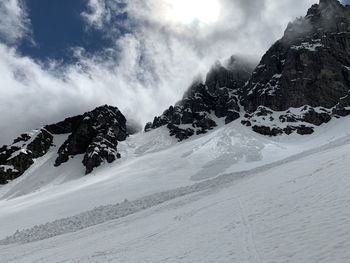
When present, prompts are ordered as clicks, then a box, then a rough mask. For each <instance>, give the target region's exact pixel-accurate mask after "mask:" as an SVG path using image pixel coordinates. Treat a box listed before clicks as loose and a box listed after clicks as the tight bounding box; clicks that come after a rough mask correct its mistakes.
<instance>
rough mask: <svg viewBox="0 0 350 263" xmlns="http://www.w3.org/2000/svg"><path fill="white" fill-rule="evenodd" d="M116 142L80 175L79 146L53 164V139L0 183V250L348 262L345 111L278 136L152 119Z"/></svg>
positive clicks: (62, 258) (95, 258)
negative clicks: (156, 124) (198, 132)
mask: <svg viewBox="0 0 350 263" xmlns="http://www.w3.org/2000/svg"><path fill="white" fill-rule="evenodd" d="M55 140H56V142H60V141H61V140H64V137H63V136H57V137H56V138H55ZM119 147H120V150H121V153H122V156H123V158H122V159H120V160H119V161H117V162H115V163H113V164H110V165H105V166H103V167H101V168H98V169H96V171H95V172H94V173H93V174H92V175H89V176H83V166H82V164H81V158H79V157H78V158H77V157H76V158H75V159H73V160H71V161H70V162H68V163H67V164H64V165H63V166H62V167H59V168H52V165H53V162H54V160H55V157H56V153H55V149H52V151H51V152H50V153H49V154H48V155H47V156H45V157H43V158H40V159H38V160H36V162H35V165H33V167H31V168H30V170H28V171H27V172H26V173H25V174H24V175H23V176H22V177H20V178H19V179H18V180H15V181H13V182H11V183H10V184H8V185H6V186H3V187H1V188H0V262H127V263H129V262H130V263H133V262H135V263H136V262H152V263H156V262H191V263H193V262H211V263H212V262H219V263H221V262H266V263H270V262H336V263H338V262H344V263H345V262H349V258H350V193H349V189H350V177H349V171H350V169H349V167H350V166H349V164H350V118H343V119H339V120H333V121H332V122H331V123H329V124H326V125H324V126H322V127H321V128H317V129H316V132H315V134H313V135H311V136H299V135H291V136H281V137H276V138H269V137H264V136H261V135H258V134H256V133H254V132H252V131H251V130H250V129H249V128H246V127H243V126H241V125H240V124H236V123H232V124H230V125H226V126H222V127H220V128H218V129H216V130H214V131H212V132H210V133H208V134H206V135H202V136H196V137H194V138H192V139H190V140H188V141H185V142H181V143H177V142H176V140H175V139H174V138H171V137H169V136H168V132H167V130H166V129H164V128H160V129H157V130H154V131H152V132H150V133H140V134H136V135H134V136H131V137H130V138H128V139H127V141H125V142H123V143H122V144H121V145H120V146H119Z"/></svg>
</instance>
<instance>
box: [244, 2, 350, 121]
mask: <svg viewBox="0 0 350 263" xmlns="http://www.w3.org/2000/svg"><path fill="white" fill-rule="evenodd" d="M349 88H350V7H349V6H343V5H342V4H340V3H339V2H338V1H337V0H321V1H320V4H318V5H317V4H315V5H313V6H312V7H311V8H310V9H309V11H308V12H307V15H306V16H305V17H303V18H299V19H297V20H296V21H294V22H293V23H290V24H289V25H288V27H287V29H286V31H285V34H284V36H283V38H282V39H280V40H279V41H277V42H276V43H275V44H274V45H273V46H272V47H271V48H270V49H269V50H268V51H267V53H266V54H265V55H264V56H263V58H262V60H261V62H260V64H259V65H258V67H257V68H256V70H255V71H254V72H253V75H252V77H251V79H250V80H249V82H248V84H247V85H246V87H245V88H244V94H243V96H242V100H241V101H242V105H243V106H244V108H245V110H246V111H247V112H248V113H250V114H251V115H252V116H253V115H256V114H257V113H258V111H259V107H261V106H264V107H265V108H268V109H270V110H272V111H274V112H283V111H287V110H289V109H290V108H303V107H307V111H304V112H303V114H301V115H297V116H292V115H289V116H288V118H285V117H286V116H281V117H280V118H281V120H283V121H287V120H288V119H289V121H291V122H297V121H300V122H304V123H305V124H306V125H308V126H309V128H312V127H314V126H319V125H321V124H323V123H326V122H328V121H330V120H331V118H332V117H333V116H337V115H341V116H344V115H348V114H349V106H350V104H349V102H350V101H349V99H348V98H349ZM252 113H254V114H252ZM309 124H310V125H309Z"/></svg>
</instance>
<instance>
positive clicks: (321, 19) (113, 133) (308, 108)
mask: <svg viewBox="0 0 350 263" xmlns="http://www.w3.org/2000/svg"><path fill="white" fill-rule="evenodd" d="M349 91H350V6H344V5H342V4H340V3H339V2H338V1H337V0H320V3H319V4H315V5H313V6H312V7H311V8H310V9H309V10H308V12H307V14H306V16H305V17H302V18H298V19H296V20H295V21H294V22H293V23H290V24H289V25H288V27H287V29H286V31H285V33H284V36H283V37H282V38H281V39H280V40H278V41H277V42H276V43H275V44H273V45H272V47H271V48H270V49H269V50H268V51H267V52H266V54H265V55H264V56H263V57H262V59H261V61H260V63H259V64H258V65H257V66H256V67H255V65H253V64H252V63H251V62H249V61H247V60H245V59H244V58H242V57H238V56H232V57H231V58H230V59H229V60H228V61H227V62H226V63H225V64H221V63H219V62H217V63H216V64H215V65H214V66H213V67H212V68H211V70H210V71H209V73H208V74H207V76H206V79H205V81H196V82H194V83H193V84H192V85H191V86H190V88H189V89H188V90H187V91H186V93H185V94H184V96H183V98H182V99H181V100H180V101H179V102H177V103H176V104H175V105H174V106H170V107H169V108H168V109H167V110H165V111H164V113H163V114H162V115H161V116H157V117H155V118H154V120H153V122H149V123H147V124H146V126H145V132H149V131H151V130H153V129H157V128H159V127H162V126H165V127H167V129H168V130H169V134H170V136H175V137H176V138H177V139H178V140H179V141H182V140H185V139H188V138H189V137H191V136H193V135H196V134H197V135H198V134H204V133H206V132H208V131H209V130H212V129H214V128H215V127H217V126H218V125H219V124H220V123H224V124H228V123H231V122H237V123H239V125H244V126H248V127H250V128H251V129H252V130H253V131H255V132H257V133H260V134H262V135H267V136H277V135H282V134H292V133H297V134H300V135H307V134H311V133H313V132H314V129H315V127H317V126H320V125H322V124H324V123H327V122H329V121H330V120H331V119H332V118H340V117H343V116H347V115H350V94H349ZM126 123H127V120H126V118H125V117H124V115H123V114H122V113H121V112H120V111H119V110H118V108H116V107H112V106H107V105H105V106H101V107H98V108H96V109H95V110H93V111H90V112H87V113H84V114H82V115H78V116H75V117H71V118H67V119H65V120H64V121H62V122H59V123H56V124H52V125H47V126H45V127H43V128H41V129H38V130H35V131H32V132H30V133H26V134H22V135H21V136H20V137H18V138H17V139H15V140H14V142H13V144H11V145H9V146H7V145H5V146H3V147H1V148H0V184H6V183H8V182H9V181H11V180H13V179H16V178H17V177H19V176H21V175H23V174H24V173H25V172H26V171H27V170H28V169H29V168H30V167H31V166H32V165H33V164H34V162H35V160H36V159H38V158H40V157H43V156H45V155H46V154H47V153H48V152H49V151H55V154H56V155H57V156H56V160H55V163H54V164H53V166H56V167H57V166H61V165H63V164H64V163H66V162H68V161H69V160H70V158H73V157H74V156H76V155H83V161H82V164H83V165H84V167H85V172H86V174H89V173H91V172H92V171H93V170H94V169H95V168H96V167H99V166H100V165H101V164H103V163H105V162H107V163H111V162H113V161H115V160H116V159H118V158H120V157H121V155H120V153H119V152H118V151H117V147H118V142H120V141H124V140H125V139H126V138H127V136H128V134H129V133H132V132H133V131H131V130H130V129H129V128H128V127H127V125H126ZM59 136H61V137H62V136H63V138H64V139H65V140H64V142H63V143H60V144H61V145H54V144H55V143H57V140H56V139H57V138H58V137H59Z"/></svg>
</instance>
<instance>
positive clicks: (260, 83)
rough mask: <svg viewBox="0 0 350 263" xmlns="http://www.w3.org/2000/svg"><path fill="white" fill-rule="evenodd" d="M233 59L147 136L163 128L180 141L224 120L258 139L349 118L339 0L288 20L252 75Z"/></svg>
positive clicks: (345, 20)
mask: <svg viewBox="0 0 350 263" xmlns="http://www.w3.org/2000/svg"><path fill="white" fill-rule="evenodd" d="M231 60H232V61H233V64H234V65H235V66H234V67H230V64H229V66H227V67H224V66H221V65H216V66H215V67H214V68H213V69H212V70H211V71H210V72H209V74H208V76H207V78H206V81H205V82H204V83H196V84H194V85H192V86H191V87H190V89H189V90H188V91H187V92H186V94H185V95H184V97H183V99H182V100H181V101H179V102H178V103H177V104H176V105H175V106H171V107H170V108H169V109H168V110H166V111H165V112H164V113H163V114H162V115H161V116H159V117H155V118H154V121H153V122H151V123H148V124H147V125H146V127H145V131H149V130H151V129H154V128H158V127H160V126H167V127H168V129H169V131H170V134H171V135H174V136H176V137H177V138H178V139H179V140H180V141H181V140H183V139H186V138H188V137H190V136H192V135H193V134H201V133H205V132H206V131H207V130H210V129H212V128H214V127H215V126H217V123H216V121H215V119H216V118H222V117H225V122H226V123H228V122H231V121H234V120H237V119H239V121H240V122H241V124H243V125H246V126H249V127H251V128H252V129H253V130H254V131H255V132H258V133H260V134H263V135H270V136H275V135H279V134H291V133H293V132H296V133H298V134H302V135H304V134H311V133H313V132H314V128H315V126H319V125H321V124H323V123H327V122H329V121H330V120H331V119H332V118H333V117H335V118H339V117H340V116H346V115H349V114H350V97H349V88H350V6H344V5H342V4H340V3H339V2H338V1H337V0H321V1H320V3H319V4H315V5H313V6H312V7H311V8H310V9H309V10H308V12H307V15H306V16H305V17H302V18H298V19H296V20H295V21H294V22H293V23H290V24H289V25H288V27H287V29H286V31H285V34H284V36H283V37H282V38H281V39H280V40H278V41H277V42H276V43H275V44H274V45H273V46H272V47H271V48H270V49H269V50H268V51H267V52H266V54H265V55H264V56H263V58H262V59H261V61H260V63H259V65H258V66H257V67H256V68H255V70H250V68H249V66H247V63H246V62H244V61H242V60H235V59H234V57H233V58H232V59H231Z"/></svg>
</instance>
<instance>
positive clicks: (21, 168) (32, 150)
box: [0, 105, 127, 184]
mask: <svg viewBox="0 0 350 263" xmlns="http://www.w3.org/2000/svg"><path fill="white" fill-rule="evenodd" d="M60 134H69V136H68V139H67V140H66V141H65V142H64V143H63V144H62V145H61V146H60V148H59V149H58V156H57V159H56V162H55V166H60V165H61V164H62V163H65V162H67V161H68V160H69V158H71V157H73V156H75V155H79V154H84V159H83V165H84V166H85V167H86V173H87V174H88V173H91V172H92V171H93V169H94V168H96V167H98V166H100V165H101V164H102V163H103V162H108V163H111V162H113V161H115V160H116V159H118V158H120V154H119V153H118V152H117V145H118V141H123V140H125V139H126V137H127V131H126V119H125V117H124V116H123V114H122V113H121V112H120V111H119V110H118V109H117V108H115V107H111V106H107V105H105V106H102V107H98V108H96V109H94V110H93V111H91V112H87V113H85V114H83V115H79V116H75V117H71V118H67V119H65V120H64V121H62V122H59V123H56V124H52V125H47V126H45V127H44V128H42V129H40V130H35V131H33V132H30V133H26V134H22V135H21V136H20V137H19V138H17V139H16V140H14V142H13V144H12V145H10V146H6V145H5V146H3V147H2V148H0V184H6V183H8V182H9V181H11V180H13V179H15V178H17V177H19V176H21V175H22V174H23V173H24V172H25V171H26V170H27V169H28V168H29V167H31V166H32V165H33V163H34V162H35V160H36V159H37V158H39V157H42V156H44V155H45V154H47V152H48V151H49V149H50V148H51V147H52V146H53V140H54V136H55V135H60Z"/></svg>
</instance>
